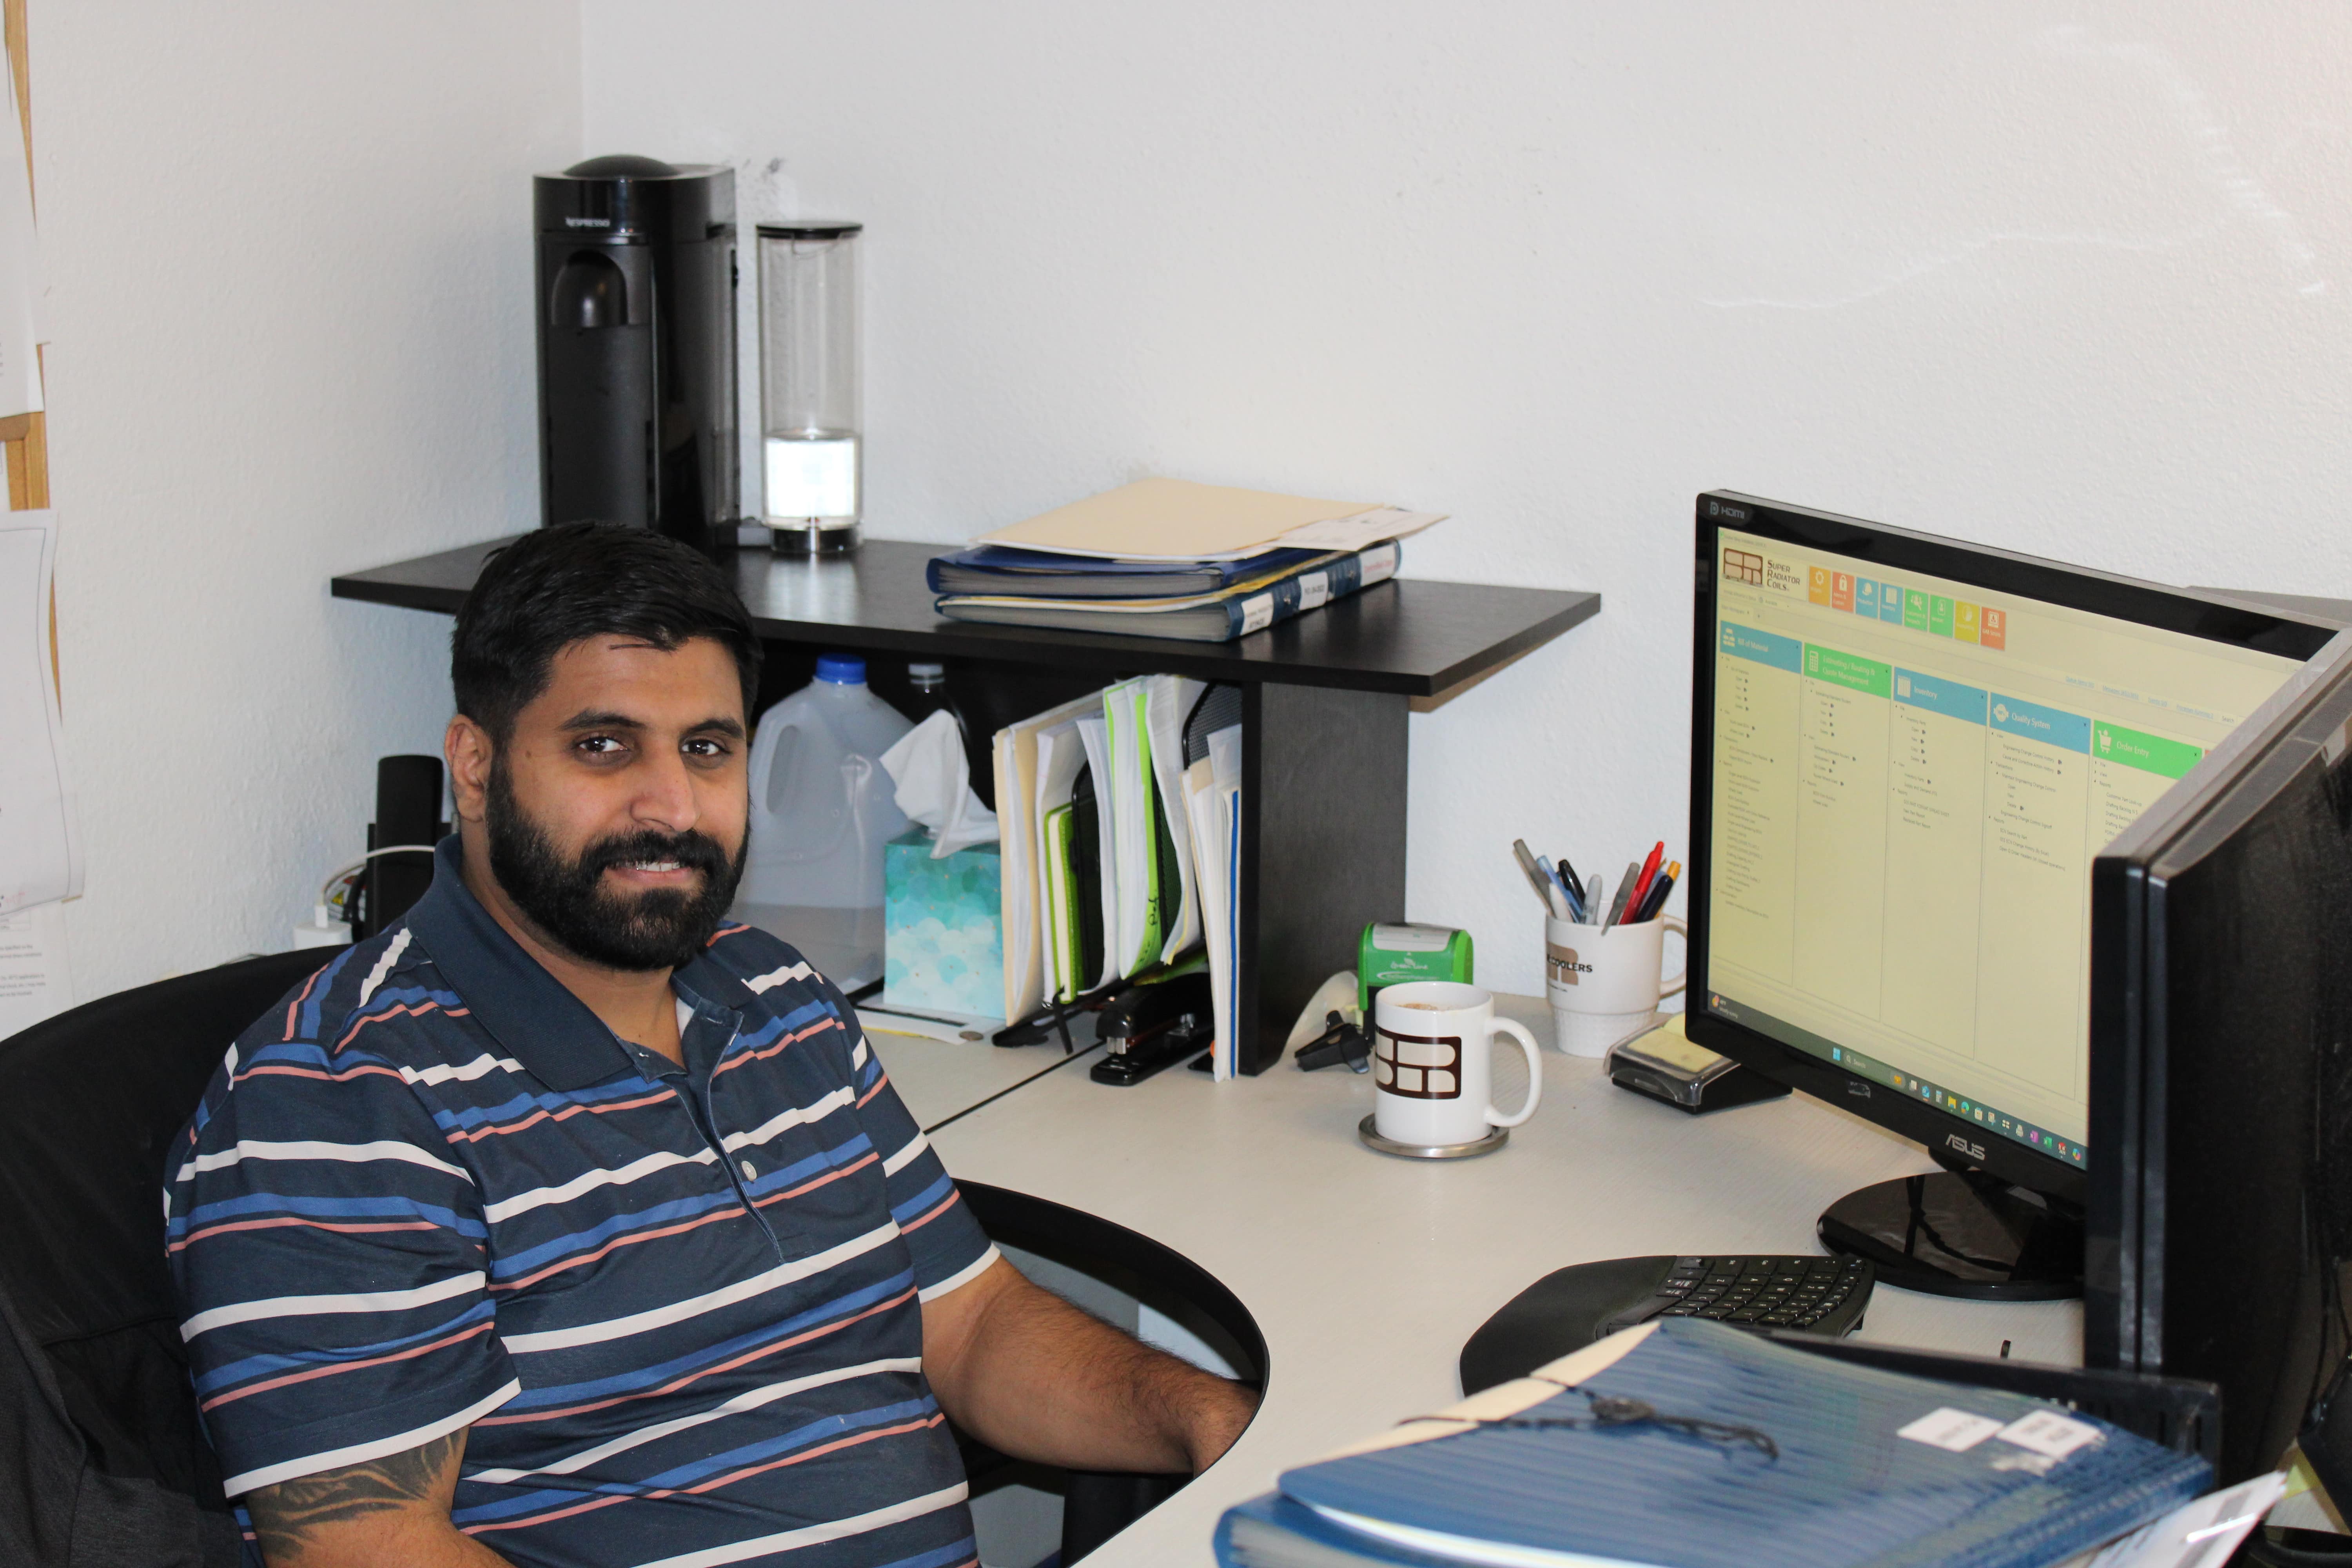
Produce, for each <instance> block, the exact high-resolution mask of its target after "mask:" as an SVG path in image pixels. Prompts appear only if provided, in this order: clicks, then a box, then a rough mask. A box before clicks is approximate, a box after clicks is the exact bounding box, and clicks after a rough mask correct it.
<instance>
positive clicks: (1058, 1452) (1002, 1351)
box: [923, 1258, 1257, 1474]
mask: <svg viewBox="0 0 2352 1568" xmlns="http://www.w3.org/2000/svg"><path fill="white" fill-rule="evenodd" d="M923 1371H924V1373H925V1374H926V1375H927V1376H928V1377H929V1379H930V1383H931V1390H932V1392H933V1393H934V1394H938V1395H939V1400H940V1406H941V1407H942V1408H943V1409H945V1410H946V1411H947V1413H948V1415H949V1416H950V1419H952V1420H953V1421H954V1422H955V1423H956V1425H958V1426H961V1427H962V1428H963V1429H964V1430H965V1431H967V1432H970V1433H971V1435H972V1436H975V1437H978V1438H979V1439H980V1440H981V1441H982V1442H983V1443H986V1444H987V1445H988V1446H989V1447H992V1448H995V1449H998V1450H1000V1451H1001V1452H1003V1453H1006V1454H1010V1455H1012V1456H1013V1458H1021V1459H1034V1460H1036V1461H1037V1462H1039V1463H1041V1464H1049V1465H1061V1466H1065V1467H1067V1468H1072V1469H1082V1470H1134V1471H1139V1472H1147V1473H1162V1474H1164V1473H1169V1472H1173V1471H1178V1470H1192V1471H1196V1472H1197V1471H1200V1470H1204V1469H1206V1468H1209V1466H1210V1465H1211V1464H1213V1463H1214V1462H1215V1460H1216V1458H1217V1457H1218V1456H1219V1455H1221V1454H1223V1452H1224V1451H1225V1450H1226V1449H1227V1448H1229V1447H1233V1443H1234V1438H1236V1437H1238V1436H1241V1434H1242V1428H1243V1427H1244V1426H1248V1425H1249V1421H1250V1416H1251V1415H1254V1414H1255V1412H1256V1410H1257V1395H1256V1394H1254V1393H1252V1392H1251V1391H1250V1390H1248V1389H1246V1388H1244V1387H1243V1386H1242V1385H1241V1384H1238V1383H1233V1382H1230V1381H1228V1380H1227V1379H1224V1378H1222V1377H1215V1376H1212V1375H1211V1374H1210V1373H1205V1372H1202V1370H1201V1369H1200V1368H1198V1367H1196V1366H1192V1365H1191V1364H1189V1363H1185V1362H1181V1361H1179V1360H1177V1359H1176V1358H1175V1357H1174V1356H1171V1355H1170V1354H1168V1353H1167V1352H1164V1351H1157V1350H1154V1349H1152V1348H1151V1347H1150V1345H1147V1344H1144V1343H1142V1342H1140V1341H1138V1340H1136V1339H1134V1338H1133V1337H1131V1336H1129V1335H1128V1334H1124V1333H1121V1332H1120V1331H1118V1330H1117V1329H1114V1328H1112V1327H1111V1326H1110V1325H1109V1324H1108V1323H1105V1322H1102V1321H1099V1320H1098V1319H1096V1318H1092V1317H1089V1316H1088V1315H1087V1314H1086V1313H1085V1312H1082V1311H1080V1310H1078V1309H1076V1307H1073V1306H1071V1305H1070V1304H1069V1303H1068V1302H1067V1301H1065V1300H1062V1299H1061V1298H1060V1297H1059V1296H1056V1295H1055V1294H1054V1293H1053V1292H1051V1291H1049V1290H1045V1289H1039V1288H1038V1287H1037V1286H1035V1285H1033V1284H1031V1283H1030V1282H1029V1281H1028V1280H1027V1279H1024V1278H1023V1277H1022V1274H1021V1272H1020V1270H1018V1269H1016V1268H1013V1265H1011V1264H1010V1263H1007V1262H1005V1261H1004V1260H1003V1259H1002V1258H999V1259H998V1260H997V1261H996V1262H995V1263H994V1264H992V1265H991V1266H990V1267H989V1268H988V1269H987V1270H986V1271H985V1272H984V1273H982V1275H981V1276H980V1278H978V1279H974V1280H972V1281H971V1282H970V1283H969V1284H966V1285H962V1286H960V1287H959V1288H957V1289H953V1290H950V1291H949V1292H948V1293H947V1294H946V1295H944V1296H940V1297H935V1298H934V1299H932V1300H929V1301H926V1302H925V1303H923Z"/></svg>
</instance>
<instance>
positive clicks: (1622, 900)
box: [1601, 860, 1642, 926]
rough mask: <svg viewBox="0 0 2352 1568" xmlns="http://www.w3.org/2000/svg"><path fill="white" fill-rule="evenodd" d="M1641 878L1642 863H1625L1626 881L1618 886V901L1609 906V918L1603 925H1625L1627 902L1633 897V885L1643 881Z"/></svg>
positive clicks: (1602, 922) (1631, 861) (1629, 861)
mask: <svg viewBox="0 0 2352 1568" xmlns="http://www.w3.org/2000/svg"><path fill="white" fill-rule="evenodd" d="M1641 876H1642V863H1641V862H1640V861H1639V860H1628V861H1626V862H1625V878H1624V880H1622V881H1621V882H1619V883H1618V884H1617V901H1616V902H1614V903H1612V904H1611V905H1610V906H1609V918H1608V919H1607V920H1605V921H1601V924H1602V925H1604V926H1613V925H1619V924H1622V923H1623V921H1624V919H1625V904H1626V901H1627V900H1629V899H1631V898H1632V897H1633V884H1634V883H1635V882H1636V881H1638V880H1640V879H1641Z"/></svg>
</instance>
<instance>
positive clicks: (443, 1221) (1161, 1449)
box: [166, 525, 1255, 1568]
mask: <svg viewBox="0 0 2352 1568" xmlns="http://www.w3.org/2000/svg"><path fill="white" fill-rule="evenodd" d="M759 655H760V648H759V644H758V641H757V639H756V637H754V634H753V632H752V628H751V622H750V619H749V617H748V616H746V615H745V613H744V611H743V607H742V605H741V604H740V602H738V600H737V599H736V597H735V595H734V593H733V591H732V589H731V588H730V586H729V584H727V582H726V580H725V578H724V577H723V576H722V575H721V574H719V571H718V569H717V568H716V567H715V566H713V565H712V564H711V563H709V562H708V561H706V560H704V559H703V558H702V557H700V556H698V555H697V554H696V553H695V552H692V551H691V550H688V548H687V547H685V546H684V545H680V544H677V543H675V542H671V541H668V540H666V539H663V538H661V537H659V536H657V535H655V534H651V533H647V532H644V531H623V530H615V529H606V528H599V527H593V526H585V525H580V526H569V527H564V528H556V529H547V530H542V531H539V532H537V533H533V534H530V535H527V536H525V537H524V538H523V539H522V540H520V542H517V543H515V544H513V545H510V546H509V547H508V548H507V549H506V550H504V551H503V552H500V553H499V554H498V555H496V556H494V557H493V558H492V560H491V561H490V563H488V566H487V567H485V569H484V571H483V573H482V575H481V579H480V581H479V582H478V584H477V585H476V586H475V589H474V591H473V593H472V594H471V595H470V596H469V597H468V598H467V602H466V605H465V608H464V609H463V610H462V611H461V612H460V613H459V615H458V617H457V628H456V632H455V635H454V637H453V655H452V658H451V677H452V681H453V684H454V686H455V688H456V697H457V717H456V718H455V719H453V720H452V721H450V724H449V730H448V735H447V738H446V746H445V749H446V756H447V759H448V763H449V770H450V776H451V780H452V783H453V786H454V793H455V797H456V803H457V816H458V819H459V831H458V833H457V836H456V837H453V838H452V839H451V840H449V841H447V842H445V843H444V844H443V845H442V846H441V847H440V848H439V849H438V851H437V852H436V860H437V866H436V875H435V880H434V883H433V887H432V889H431V891H430V892H428V893H427V894H426V895H425V898H424V899H423V900H420V901H419V902H418V903H417V905H416V906H415V909H413V910H410V911H409V913H408V915H407V916H406V918H405V919H404V920H402V921H399V922H398V923H397V924H395V925H394V927H393V929H392V930H390V931H386V932H384V933H383V934H381V935H379V936H377V937H375V938H373V939H372V940H370V941H368V942H362V943H360V944H359V945H357V946H356V947H353V948H352V949H350V950H349V951H348V952H344V953H343V954H342V955H341V957H339V958H337V959H335V960H334V961H333V962H332V963H329V964H327V965H326V966H325V967H324V968H322V969H321V970H320V972H319V973H317V974H315V975H314V976H312V977H311V979H310V982H309V983H308V984H305V985H303V986H302V987H300V988H299V990H298V991H296V992H295V993H294V994H292V995H291V996H289V997H288V998H287V1000H286V1001H285V1003H284V1004H282V1005H280V1006H278V1007H277V1008H275V1009H273V1010H272V1011H271V1012H270V1013H269V1014H268V1015H267V1016H264V1017H263V1018H262V1019H260V1020H259V1021H258V1022H257V1023H256V1024H255V1025H254V1026H253V1027H252V1028H251V1029H249V1030H247V1033H246V1034H245V1036H244V1037H242V1038H240V1039H239V1040H238V1041H237V1043H236V1046H235V1047H233V1048H232V1049H231V1050H230V1051H229V1053H228V1056H227V1058H226V1061H225V1062H224V1063H223V1065H222V1068H221V1070H220V1072H219V1073H218V1074H217V1075H215V1079H214V1080H213V1083H212V1085H211V1087H210V1088H209V1089H208V1090H207V1091H206V1093H205V1100H204V1103H203V1105H202V1107H201V1108H200V1109H199V1110H198V1111H197V1112H196V1115H195V1117H194V1120H193V1121H191V1122H190V1124H189V1126H188V1128H187V1129H186V1131H185V1133H184V1138H183V1147H184V1152H183V1154H182V1155H181V1157H180V1159H179V1160H178V1162H177V1163H176V1167H175V1170H174V1173H173V1178H172V1180H171V1181H170V1183H169V1184H168V1188H167V1192H166V1201H167V1204H168V1209H169V1237H170V1247H171V1262H172V1268H173V1277H174V1279H175V1280H176V1282H177V1285H178V1288H179V1291H180V1295H181V1299H182V1305H183V1308H184V1313H185V1316H184V1321H183V1322H182V1325H181V1333H182V1336H183V1338H184V1340H185V1342H186V1344H187V1347H188V1352H189V1356H190V1361H191V1363H192V1372H193V1374H194V1382H195V1390H196V1398H197V1403H198V1406H199V1408H200V1410H201V1412H202V1415H203V1420H204V1424H205V1432H206V1434H207V1436H209V1438H210V1439H211V1441H212V1443H213V1445H214V1447H215V1449H216V1450H217V1451H218V1452H219V1454H220V1457H221V1459H222V1463H223V1468H224V1470H225V1471H226V1474H227V1476H228V1482H227V1488H228V1491H229V1493H230V1495H231V1496H233V1497H241V1498H242V1500H243V1511H244V1513H245V1516H246V1519H247V1525H248V1559H249V1560H256V1559H266V1561H267V1563H268V1564H269V1565H270V1568H373V1565H376V1564H384V1565H390V1564H401V1565H403V1568H444V1565H449V1568H455V1565H458V1564H477V1565H478V1564H486V1563H519V1564H542V1563H543V1564H551V1565H553V1564H562V1565H566V1568H572V1565H578V1568H590V1565H593V1568H606V1565H618V1564H655V1563H659V1564H671V1565H675V1568H686V1565H687V1564H694V1565H696V1568H702V1565H716V1564H721V1563H792V1564H795V1565H800V1568H851V1565H859V1568H866V1565H870V1568H885V1565H887V1568H953V1565H958V1564H968V1563H972V1562H974V1561H975V1560H976V1552H975V1551H974V1548H973V1542H972V1538H971V1519H970V1516H969V1514H968V1512H967V1510H966V1509H965V1506H964V1483H963V1472H962V1467H961V1462H960V1461H959V1459H958V1458H957V1452H956V1447H955V1443H954V1440H953V1438H952V1436H950V1433H949V1431H948V1428H947V1425H946V1423H947V1420H948V1419H949V1418H950V1417H951V1418H952V1419H953V1420H954V1421H955V1422H957V1423H958V1424H959V1425H960V1426H962V1427H964V1428H965V1429H966V1430H968V1431H970V1432H971V1433H972V1434H973V1435H974V1436H978V1437H980V1438H981V1439H982V1440H983V1441H985V1442H987V1443H989V1444H990V1445H992V1446H993V1447H997V1448H999V1449H1002V1450H1003V1451H1004V1452H1006V1453H1009V1454H1013V1455H1015V1456H1017V1457H1023V1458H1034V1459H1038V1460H1041V1461H1044V1462H1047V1463H1055V1464H1067V1465H1072V1466H1076V1467H1079V1468H1088V1469H1131V1470H1147V1471H1167V1470H1182V1469H1198V1468H1202V1466H1205V1465H1206V1464H1208V1463H1209V1462H1210V1461H1211V1460H1213V1459H1214V1458H1216V1457H1217V1456H1218V1455H1219V1454H1221V1453H1222V1452H1223V1450H1224V1449H1225V1447H1227V1446H1229V1445H1230V1444H1231V1443H1232V1441H1233V1439H1234V1436H1237V1435H1238V1434H1239V1432H1240V1430H1241V1428H1242V1426H1244V1424H1245V1423H1246V1422H1247V1420H1248V1418H1249V1415H1250V1412H1251V1410H1252V1409H1253V1407H1254V1405H1255V1396H1254V1395H1253V1394H1250V1393H1249V1392H1248V1391H1247V1390H1245V1389H1244V1388H1242V1387H1240V1386H1239V1385H1237V1384H1232V1383H1229V1382H1226V1381H1225V1380H1223V1379H1222V1378H1216V1377H1212V1376H1210V1375H1209V1374H1207V1373H1202V1372H1200V1371H1198V1370H1196V1369H1194V1368H1192V1367H1191V1366H1188V1365H1186V1364H1184V1363H1181V1362H1178V1361H1176V1360H1174V1359H1173V1358H1171V1357H1169V1356H1166V1355H1163V1354H1161V1353H1160V1352H1157V1351H1154V1350H1151V1349H1150V1348H1148V1347H1146V1346H1144V1345H1141V1344H1139V1343H1138V1342H1135V1341H1134V1340H1133V1339H1131V1338H1129V1337H1128V1336H1126V1335H1124V1334H1121V1333H1119V1332H1118V1331H1116V1330H1114V1329H1111V1328H1109V1327H1108V1326H1106V1325H1104V1324H1102V1323H1100V1322H1098V1321H1096V1320H1094V1319H1092V1318H1089V1317H1087V1316H1086V1315H1085V1314H1083V1313H1081V1312H1078V1311H1077V1310H1076V1309H1074V1308H1071V1307H1069V1306H1068V1305H1066V1303H1064V1302H1062V1301H1061V1300H1058V1299H1057V1298H1055V1297H1053V1296H1051V1295H1048V1294H1047V1293H1045V1291H1042V1290H1040V1289H1036V1288H1035V1287H1034V1286H1032V1285H1030V1284H1029V1283H1028V1282H1027V1281H1026V1280H1024V1279H1022V1277H1021V1276H1020V1275H1019V1274H1017V1273H1016V1272H1014V1271H1013V1268H1012V1267H1011V1266H1010V1265H1009V1264H1007V1263H1006V1262H1004V1261H1003V1259H1002V1258H999V1257H998V1256H997V1253H996V1250H995V1248H994V1247H992V1246H991V1245H990V1244H989V1242H988V1238H987V1237H985V1236H983V1235H982V1233H981V1231H980V1228H979V1226H978V1225H977V1224H975V1223H974V1221H973V1219H972V1217H971V1214H970V1213H969V1212H968V1211H967V1210H966V1209H965V1207H964V1206H963V1204H962V1201H961V1198H960V1197H959V1196H958V1195H957V1193H956V1190H955V1185H954V1184H953V1183H952V1182H951V1181H950V1180H949V1178H948V1175H947V1173H946V1172H945V1171H944V1170H942V1169H941V1168H940V1162H939V1157H938V1156H937V1155H936V1154H934V1153H933V1152H931V1150H930V1148H929V1144H928V1143H927V1142H925V1140H924V1138H923V1136H922V1134H921V1133H920V1131H918V1130H917V1128H916V1126H915V1124H914V1122H913V1121H912V1120H911V1119H910V1118H909V1117H908V1113H907V1111H906V1109H905V1107H904V1106H902V1105H901V1104H900V1103H899V1101H898V1096H897V1094H896V1092H895V1091H894V1090H893V1089H891V1087H890V1082H889V1079H888V1077H887V1074H885V1073H884V1071H883V1070H882V1065H881V1063H880V1062H879V1061H878V1060H877V1058H875V1056H874V1054H873V1052H872V1050H871V1049H870V1048H869V1047H867V1045H866V1041H865V1039H864V1038H863V1037H861V1035H860V1034H859V1032H858V1028H857V1023H856V1015H855V1014H854V1013H853V1012H852V1010H851V1009H850V1007H849V1006H848V1005H847V1004H846V1003H845V1002H844V1001H843V999H842V997H841V995H840V994H839V993H838V992H837V991H835V989H834V988H833V986H832V985H830V984H827V983H826V982H825V980H824V978H823V977H822V976H821V975H818V974H816V973H813V972H812V971H811V970H810V969H809V967H808V966H807V964H805V963H802V962H801V961H800V959H799V957H798V955H797V954H795V953H794V952H793V950H792V949H791V948H789V947H787V946H785V945H784V944H783V943H782V942H777V941H776V940H774V939H773V938H772V937H769V936H766V935H764V934H762V933H761V932H759V931H753V930H750V929H747V928H745V927H742V926H737V925H728V924H725V923H723V917H724V912H725V910H726V909H727V907H728V905H729V903H730V900H731V899H732V897H733V894H734V889H735V882H736V879H737V877H738V875H739V874H740V870H741V868H742V863H743V849H744V837H745V823H746V816H747V805H748V803H747V799H746V795H745V768H744V752H745V741H746V738H747V735H746V731H747V728H748V722H749V719H750V715H751V701H752V697H753V694H754V692H755V690H756V689H757V680H758V667H759Z"/></svg>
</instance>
